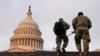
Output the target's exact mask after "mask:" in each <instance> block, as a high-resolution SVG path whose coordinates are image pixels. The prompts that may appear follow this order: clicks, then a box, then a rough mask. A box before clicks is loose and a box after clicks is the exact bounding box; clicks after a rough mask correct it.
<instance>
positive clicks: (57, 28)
mask: <svg viewBox="0 0 100 56" xmlns="http://www.w3.org/2000/svg"><path fill="white" fill-rule="evenodd" d="M69 28H70V25H69V24H68V23H66V22H65V21H64V20H63V18H59V22H56V23H55V25H54V28H53V31H54V33H55V34H56V36H57V37H56V45H57V47H56V52H57V56H59V55H60V52H61V51H60V46H61V43H62V40H63V42H64V43H63V46H62V51H63V52H64V53H65V52H66V50H65V48H66V46H67V45H68V37H67V35H66V30H68V29H69Z"/></svg>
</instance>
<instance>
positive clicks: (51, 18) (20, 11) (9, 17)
mask: <svg viewBox="0 0 100 56" xmlns="http://www.w3.org/2000/svg"><path fill="white" fill-rule="evenodd" d="M29 5H30V6H31V11H32V18H33V20H34V21H35V22H36V23H37V24H38V26H39V29H40V30H41V32H42V36H41V37H42V38H43V39H44V50H52V49H53V48H55V47H56V43H55V38H56V35H55V34H54V32H53V26H54V23H55V22H56V21H58V19H59V18H63V19H64V20H65V21H66V22H67V23H69V24H70V29H69V30H68V31H67V35H69V34H70V33H71V32H72V31H73V29H72V19H73V18H74V17H76V16H77V14H78V12H80V11H82V12H83V13H84V15H86V16H88V18H90V20H91V21H92V25H93V26H92V28H91V29H90V30H89V31H90V38H91V43H90V45H89V46H90V51H94V50H95V49H96V48H100V38H99V35H100V26H99V24H100V22H99V21H100V20H99V19H100V0H0V51H2V50H8V49H9V47H10V38H11V37H12V36H13V31H14V30H15V29H16V27H17V26H18V24H19V23H20V22H21V21H22V20H23V19H25V17H26V13H27V11H28V7H29ZM68 38H69V43H68V46H67V48H66V50H67V51H77V49H76V46H75V41H74V34H73V35H71V36H69V37H68Z"/></svg>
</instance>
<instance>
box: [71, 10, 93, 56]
mask: <svg viewBox="0 0 100 56" xmlns="http://www.w3.org/2000/svg"><path fill="white" fill-rule="evenodd" d="M72 26H73V29H74V31H75V43H76V47H77V49H78V51H79V56H82V50H81V39H82V40H83V51H84V56H88V51H89V42H90V41H91V40H90V35H89V29H90V28H91V27H92V23H91V21H90V19H89V18H88V17H87V16H84V15H83V12H79V13H78V16H77V17H75V18H74V19H73V20H72Z"/></svg>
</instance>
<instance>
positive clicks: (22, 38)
mask: <svg viewBox="0 0 100 56" xmlns="http://www.w3.org/2000/svg"><path fill="white" fill-rule="evenodd" d="M13 33H14V35H13V36H12V37H11V38H10V48H9V50H6V51H5V52H34V51H35V50H43V42H44V40H43V39H42V38H41V31H40V30H39V27H38V25H37V23H36V22H35V21H34V20H33V19H32V12H31V7H30V6H29V10H28V12H27V16H26V18H25V19H24V20H22V21H21V22H20V23H19V25H18V26H17V28H16V29H15V30H14V32H13Z"/></svg>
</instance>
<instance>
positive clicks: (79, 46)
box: [76, 44, 82, 56]
mask: <svg viewBox="0 0 100 56" xmlns="http://www.w3.org/2000/svg"><path fill="white" fill-rule="evenodd" d="M76 47H77V49H78V51H79V56H82V51H81V44H76Z"/></svg>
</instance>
